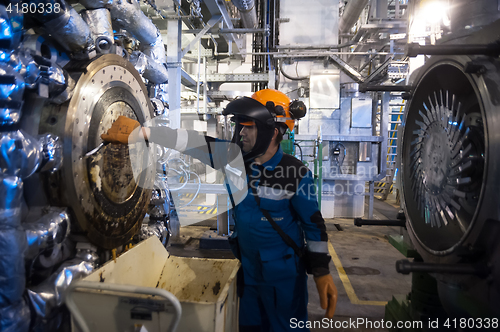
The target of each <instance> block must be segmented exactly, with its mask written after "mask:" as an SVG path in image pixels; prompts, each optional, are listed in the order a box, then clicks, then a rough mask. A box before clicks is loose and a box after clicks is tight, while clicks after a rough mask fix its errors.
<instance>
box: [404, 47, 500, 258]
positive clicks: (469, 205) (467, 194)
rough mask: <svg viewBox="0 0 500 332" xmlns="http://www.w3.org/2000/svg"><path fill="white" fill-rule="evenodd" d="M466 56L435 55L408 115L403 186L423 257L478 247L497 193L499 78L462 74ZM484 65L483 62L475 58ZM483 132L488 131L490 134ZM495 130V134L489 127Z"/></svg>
mask: <svg viewBox="0 0 500 332" xmlns="http://www.w3.org/2000/svg"><path fill="white" fill-rule="evenodd" d="M471 60H472V59H471V58H468V57H447V58H442V57H441V58H440V57H433V58H432V59H431V60H430V61H429V62H428V63H427V64H426V65H425V67H423V68H422V69H421V70H420V74H419V75H418V76H417V79H416V80H415V84H414V87H415V88H414V92H413V95H412V98H411V100H410V102H409V104H408V105H407V107H406V110H405V124H404V134H403V145H402V170H401V171H402V180H403V181H402V187H403V201H404V208H405V213H406V216H407V220H408V223H407V226H408V231H409V235H410V237H411V238H412V240H413V243H414V244H415V245H416V246H417V249H418V250H419V252H420V253H421V254H422V255H423V256H425V257H426V258H432V257H433V256H434V257H436V259H435V260H436V261H441V262H442V260H439V258H438V257H441V258H442V257H445V256H447V257H452V256H453V257H452V261H453V260H457V259H459V257H458V256H459V255H463V254H464V250H463V249H460V250H459V248H466V249H465V251H470V250H472V249H474V248H476V249H477V245H479V246H481V245H482V244H479V243H478V238H479V237H480V235H481V233H483V235H484V231H483V226H484V224H485V221H486V220H487V219H488V218H495V219H498V216H499V213H498V208H497V205H498V203H496V206H491V205H489V202H488V200H490V199H491V198H492V196H493V195H495V196H497V195H498V189H499V187H498V184H497V183H498V181H497V179H498V176H497V175H496V169H495V168H496V167H495V165H496V164H497V163H498V162H497V161H496V160H499V158H500V156H499V155H498V150H496V151H495V149H498V145H499V136H500V135H499V134H498V129H494V128H498V127H496V125H498V124H499V123H500V113H499V110H498V106H497V105H499V104H498V103H497V101H496V99H498V97H496V96H495V94H496V93H498V83H499V82H500V80H499V74H498V70H496V68H495V67H494V66H492V68H494V69H495V70H493V71H491V72H488V74H485V75H475V74H468V73H465V69H464V68H465V66H466V65H467V63H468V62H470V61H471ZM477 61H479V62H481V61H482V62H484V64H485V65H486V66H490V65H492V63H491V61H490V60H488V59H485V60H482V59H479V60H477ZM488 128H490V129H489V130H488ZM492 129H493V130H492Z"/></svg>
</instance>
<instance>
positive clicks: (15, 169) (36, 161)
mask: <svg viewBox="0 0 500 332" xmlns="http://www.w3.org/2000/svg"><path fill="white" fill-rule="evenodd" d="M40 151H42V145H41V144H40V142H39V141H38V140H36V139H35V138H34V137H32V136H30V135H28V134H27V133H25V132H24V131H23V130H17V131H12V132H5V133H2V136H1V137H0V172H1V173H2V174H4V175H10V176H18V177H20V178H21V179H25V178H27V177H29V176H31V175H32V174H33V173H35V171H36V170H37V169H38V167H39V166H40V164H41V154H40Z"/></svg>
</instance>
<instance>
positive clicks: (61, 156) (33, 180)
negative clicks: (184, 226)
mask: <svg viewBox="0 0 500 332" xmlns="http://www.w3.org/2000/svg"><path fill="white" fill-rule="evenodd" d="M150 10H151V11H153V12H155V11H158V10H157V8H156V7H155V6H154V5H151V8H150ZM0 26H1V29H0V294H1V295H0V330H2V331H28V329H31V330H36V331H56V330H58V329H59V328H62V327H61V326H62V324H64V323H65V322H66V323H67V321H68V320H67V319H65V317H66V318H67V313H66V311H65V310H62V309H61V303H62V295H63V293H64V290H65V289H66V288H67V287H68V285H69V283H70V282H71V281H72V280H73V279H76V278H80V277H83V276H86V275H88V274H90V273H91V272H92V270H93V269H94V268H95V267H97V266H99V265H100V264H102V263H103V262H105V261H107V260H109V259H110V258H111V257H112V256H113V255H115V254H117V253H118V254H119V253H120V251H123V250H126V249H127V248H128V247H129V245H130V244H131V243H132V242H133V239H135V240H136V241H138V240H140V239H143V238H146V237H149V236H151V235H156V236H158V238H159V239H160V240H161V241H162V243H163V245H166V243H167V241H168V236H169V231H168V214H169V193H168V189H167V187H166V184H165V183H164V182H163V181H160V180H159V179H158V178H157V174H156V173H155V172H154V169H155V168H157V169H158V170H159V172H158V174H160V173H161V172H162V171H164V166H165V165H161V164H158V165H157V167H152V168H153V171H151V170H149V171H146V172H143V173H142V174H141V175H140V177H139V178H138V177H134V176H133V170H132V166H131V162H130V156H129V154H130V153H133V152H130V151H131V150H129V147H127V146H122V145H114V144H108V145H104V146H102V147H101V148H100V149H96V150H95V151H96V152H95V153H93V154H90V155H87V152H89V151H91V150H93V149H95V148H96V147H99V145H100V143H101V134H103V133H105V132H106V131H107V130H108V129H109V128H110V126H111V124H112V122H113V121H114V120H116V119H117V118H118V117H119V116H120V115H123V116H127V117H130V118H133V119H135V120H137V121H139V122H140V123H144V122H146V121H149V120H151V119H152V118H153V117H156V119H155V121H158V122H159V123H160V124H159V125H162V124H164V125H165V124H168V121H169V120H168V93H167V81H168V74H167V67H166V55H165V54H166V51H165V45H164V41H163V40H162V36H161V34H160V31H159V30H158V28H157V27H156V26H155V25H154V24H153V22H152V21H151V19H150V18H148V17H147V16H146V15H145V14H144V13H143V11H141V8H140V4H139V2H138V1H136V0H130V1H111V0H109V1H108V0H84V1H79V2H78V3H76V2H75V3H68V2H66V1H64V0H32V1H15V0H14V1H2V2H1V4H0ZM157 124H158V123H157ZM160 150H161V149H160ZM158 152H159V154H160V155H161V154H162V153H163V152H164V151H163V150H161V151H158ZM136 153H137V154H138V155H137V156H136V157H137V158H138V160H145V162H148V158H150V154H148V153H147V152H146V151H145V152H142V151H139V150H138V151H136ZM141 153H143V155H140V154H141ZM154 162H155V161H154ZM140 182H142V183H140ZM147 188H153V189H147ZM145 216H146V217H147V218H144V217H145ZM111 249H113V251H112V250H111ZM25 289H26V292H25ZM23 294H25V295H24V296H23Z"/></svg>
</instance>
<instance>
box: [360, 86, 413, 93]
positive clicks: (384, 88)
mask: <svg viewBox="0 0 500 332" xmlns="http://www.w3.org/2000/svg"><path fill="white" fill-rule="evenodd" d="M411 88H412V87H411V86H410V85H376V84H360V85H359V92H366V91H391V92H398V91H411Z"/></svg>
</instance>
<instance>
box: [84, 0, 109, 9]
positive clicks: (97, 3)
mask: <svg viewBox="0 0 500 332" xmlns="http://www.w3.org/2000/svg"><path fill="white" fill-rule="evenodd" d="M79 3H80V4H81V5H82V6H83V7H85V8H87V9H97V8H105V7H109V6H111V5H112V4H113V0H80V1H79Z"/></svg>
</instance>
